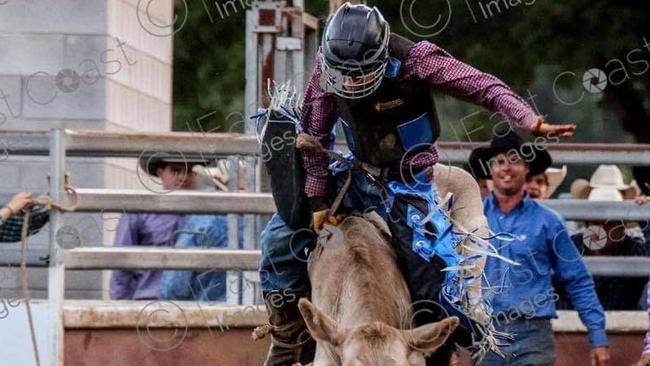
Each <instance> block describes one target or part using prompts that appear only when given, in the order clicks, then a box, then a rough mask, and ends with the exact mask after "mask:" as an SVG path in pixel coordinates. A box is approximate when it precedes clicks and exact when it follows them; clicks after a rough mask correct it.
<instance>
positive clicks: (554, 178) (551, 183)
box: [544, 165, 567, 197]
mask: <svg viewBox="0 0 650 366" xmlns="http://www.w3.org/2000/svg"><path fill="white" fill-rule="evenodd" d="M566 174H567V170H566V165H563V166H562V168H560V169H558V168H548V169H546V171H545V172H544V175H545V176H546V183H547V184H548V188H547V189H546V195H547V196H548V197H551V196H552V195H553V193H554V192H555V190H556V189H557V188H558V187H559V186H560V184H562V181H564V178H566Z"/></svg>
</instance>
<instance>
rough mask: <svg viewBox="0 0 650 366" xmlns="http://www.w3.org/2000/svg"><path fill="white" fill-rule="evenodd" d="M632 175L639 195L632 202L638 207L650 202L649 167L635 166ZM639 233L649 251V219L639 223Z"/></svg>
mask: <svg viewBox="0 0 650 366" xmlns="http://www.w3.org/2000/svg"><path fill="white" fill-rule="evenodd" d="M632 175H634V180H635V181H636V184H637V185H638V187H639V191H640V194H639V195H638V196H637V197H635V198H634V202H636V203H638V204H640V205H641V204H646V203H648V202H650V167H648V166H635V167H633V168H632ZM641 231H643V237H644V238H645V242H646V247H647V248H648V249H649V250H650V218H648V219H646V220H645V221H644V222H642V223H641Z"/></svg>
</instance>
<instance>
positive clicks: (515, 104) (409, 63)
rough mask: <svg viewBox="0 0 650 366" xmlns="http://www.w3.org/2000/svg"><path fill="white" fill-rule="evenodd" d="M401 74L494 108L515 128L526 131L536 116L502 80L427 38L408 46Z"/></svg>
mask: <svg viewBox="0 0 650 366" xmlns="http://www.w3.org/2000/svg"><path fill="white" fill-rule="evenodd" d="M404 77H414V78H416V79H420V80H426V81H427V82H428V83H429V85H431V86H432V87H434V88H436V89H439V90H441V91H443V92H444V93H446V94H450V95H453V96H455V97H457V98H460V99H463V100H465V101H468V102H471V103H474V104H477V105H480V106H482V107H484V108H487V109H488V110H490V111H492V112H497V113H499V115H501V116H502V117H504V118H506V119H507V120H508V122H509V123H510V126H511V127H513V129H516V130H519V131H528V130H529V129H530V126H532V124H533V123H534V122H535V119H536V118H537V115H536V113H535V112H534V111H533V109H532V108H531V107H530V105H528V103H526V101H524V99H523V98H521V97H520V96H519V95H517V94H516V93H514V92H513V91H512V89H510V87H509V86H508V85H506V84H505V83H504V82H503V81H501V80H499V79H498V78H497V77H495V76H493V75H490V74H488V73H485V72H482V71H480V70H477V69H476V68H474V67H472V66H470V65H468V64H466V63H464V62H462V61H460V60H458V59H456V58H454V57H453V56H452V55H450V54H449V53H448V52H447V51H445V50H443V49H442V48H440V47H438V46H436V45H435V44H433V43H430V42H427V41H422V42H418V43H417V44H416V45H415V46H414V47H413V48H412V49H411V51H410V53H409V57H408V58H407V59H406V61H405V63H404Z"/></svg>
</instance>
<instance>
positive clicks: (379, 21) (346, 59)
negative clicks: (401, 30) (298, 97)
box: [321, 3, 390, 99]
mask: <svg viewBox="0 0 650 366" xmlns="http://www.w3.org/2000/svg"><path fill="white" fill-rule="evenodd" d="M389 36H390V28H389V26H388V22H386V20H385V19H384V17H383V15H381V13H380V12H379V10H378V9H377V8H375V7H373V8H372V9H371V8H369V7H367V6H366V5H351V4H350V3H345V4H343V5H341V7H340V8H339V9H338V10H337V11H336V13H334V15H333V16H332V17H331V18H330V20H329V22H328V23H327V25H326V26H325V31H324V32H323V40H322V42H321V70H322V77H323V79H322V81H323V83H322V84H323V86H324V87H325V90H326V91H328V92H332V93H334V94H336V95H339V96H341V97H343V98H349V99H356V98H362V97H365V96H367V95H370V94H372V93H373V92H374V91H375V90H377V88H379V85H380V84H381V81H382V79H383V77H384V73H385V72H386V63H387V61H388V39H389Z"/></svg>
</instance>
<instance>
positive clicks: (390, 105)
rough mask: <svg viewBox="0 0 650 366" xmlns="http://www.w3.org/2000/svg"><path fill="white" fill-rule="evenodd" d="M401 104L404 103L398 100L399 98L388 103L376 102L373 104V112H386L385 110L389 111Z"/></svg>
mask: <svg viewBox="0 0 650 366" xmlns="http://www.w3.org/2000/svg"><path fill="white" fill-rule="evenodd" d="M402 104H404V101H403V100H401V99H399V98H397V99H395V100H389V101H388V102H383V103H382V102H377V103H375V110H376V111H377V112H381V111H383V110H386V109H391V108H395V107H398V106H401V105H402Z"/></svg>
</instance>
